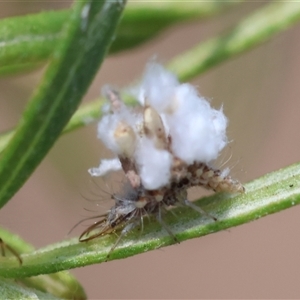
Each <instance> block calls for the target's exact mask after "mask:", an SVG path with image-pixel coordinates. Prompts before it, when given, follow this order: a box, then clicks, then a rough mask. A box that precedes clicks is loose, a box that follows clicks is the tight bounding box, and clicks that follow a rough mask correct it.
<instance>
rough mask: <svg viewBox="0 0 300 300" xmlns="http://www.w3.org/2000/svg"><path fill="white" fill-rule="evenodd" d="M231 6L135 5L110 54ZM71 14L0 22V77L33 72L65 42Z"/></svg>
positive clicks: (55, 13) (45, 14) (50, 13)
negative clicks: (180, 23)
mask: <svg viewBox="0 0 300 300" xmlns="http://www.w3.org/2000/svg"><path fill="white" fill-rule="evenodd" d="M229 4H232V3H230V2H226V3H222V2H193V3H191V2H186V3H184V4H183V3H182V2H174V3H172V2H161V3H159V2H151V3H149V2H134V3H130V5H129V6H128V8H127V9H126V10H125V13H124V18H123V19H122V22H121V24H120V26H119V28H118V31H117V37H116V39H115V41H114V42H113V44H112V47H111V49H110V52H111V53H115V52H118V51H121V50H125V49H129V48H132V47H134V46H136V45H138V44H140V43H142V42H144V41H146V40H147V39H149V38H151V37H153V36H154V35H156V34H157V33H158V32H159V31H161V30H162V29H163V28H165V27H166V26H168V25H170V24H173V23H175V22H179V21H183V20H190V19H193V18H201V17H208V16H211V15H213V14H215V13H217V12H219V11H221V9H222V8H223V7H224V6H228V5H229ZM70 13H71V11H70V10H61V11H47V12H42V13H38V14H34V15H26V16H21V17H12V18H7V19H3V20H1V21H0V75H6V74H10V73H15V72H17V71H23V70H26V69H30V68H34V67H36V66H37V65H38V64H40V63H41V62H44V61H45V60H46V59H48V58H49V57H50V55H51V54H52V52H53V51H54V49H55V47H56V46H57V45H58V43H59V42H60V40H61V39H62V36H61V30H62V27H63V24H64V23H65V21H66V20H67V19H68V18H69V16H70Z"/></svg>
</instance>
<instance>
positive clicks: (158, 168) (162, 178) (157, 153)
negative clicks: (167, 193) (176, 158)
mask: <svg viewBox="0 0 300 300" xmlns="http://www.w3.org/2000/svg"><path fill="white" fill-rule="evenodd" d="M135 160H136V163H137V167H138V171H139V175H140V177H141V180H142V183H143V186H144V187H145V188H146V189H149V190H155V189H158V188H160V187H162V186H165V185H166V184H168V182H169V179H170V172H171V164H172V155H171V154H170V153H169V152H168V151H166V150H161V149H157V148H156V147H155V146H154V143H153V141H152V140H150V139H148V138H147V137H143V138H142V139H141V141H140V144H139V145H138V147H137V150H136V155H135Z"/></svg>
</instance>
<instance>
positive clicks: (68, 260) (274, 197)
mask: <svg viewBox="0 0 300 300" xmlns="http://www.w3.org/2000/svg"><path fill="white" fill-rule="evenodd" d="M245 187H246V193H245V194H242V195H226V194H215V195H213V196H210V197H206V198H202V199H200V200H198V201H197V202H196V204H197V205H199V206H201V208H202V209H204V210H205V211H206V212H207V213H209V214H210V215H213V216H215V217H217V221H213V220H212V219H211V218H207V217H206V216H201V215H199V213H198V212H196V211H193V210H192V209H191V208H176V209H175V210H174V212H175V213H174V214H173V213H171V212H169V213H167V215H166V217H165V218H164V221H165V222H166V223H167V224H168V227H169V229H170V230H171V231H172V232H173V233H174V234H175V235H176V238H177V239H178V240H179V241H184V240H187V239H192V238H196V237H200V236H204V235H207V234H210V233H213V232H217V231H220V230H224V229H227V228H230V227H233V226H237V225H241V224H244V223H247V222H250V221H253V220H256V219H259V218H261V217H263V216H267V215H269V214H272V213H275V212H279V211H281V210H284V209H287V208H289V207H293V206H294V205H297V204H299V203H300V163H298V164H295V165H292V166H289V167H287V168H285V169H281V170H278V171H276V172H273V173H270V174H267V175H265V176H263V177H261V178H259V179H256V180H254V181H253V182H251V183H249V184H247V185H246V186H245ZM179 211H180V213H179ZM176 212H177V213H176ZM178 215H180V219H177V216H178ZM151 221H152V222H146V224H145V227H144V228H145V230H144V232H143V234H142V236H140V232H138V230H135V231H133V232H130V233H129V234H128V235H127V236H126V237H124V239H123V240H122V241H121V243H120V245H119V246H118V247H117V248H116V249H115V250H114V251H113V253H112V255H111V257H110V259H111V260H113V259H121V258H126V257H129V256H132V255H136V254H138V253H143V252H146V251H150V250H154V249H158V248H161V247H164V246H168V245H171V244H174V243H175V241H174V239H173V238H172V237H170V236H169V235H168V234H167V232H166V231H165V230H164V229H162V228H161V227H160V226H159V224H158V223H157V222H156V221H154V220H153V219H151ZM115 241H116V236H115V235H113V234H111V235H107V236H103V237H101V238H98V239H95V240H92V241H90V242H86V243H79V242H78V238H76V239H72V240H68V241H64V242H61V243H58V244H56V245H50V246H49V247H48V248H47V247H46V248H44V249H40V250H38V251H36V252H33V253H29V254H24V255H23V256H22V258H23V265H22V266H18V265H17V264H14V265H13V264H11V262H10V261H9V260H10V259H7V260H5V261H3V262H2V263H1V264H0V275H1V276H3V277H9V278H22V277H27V276H32V275H38V274H47V273H52V272H57V271H58V270H66V269H71V268H77V267H82V266H86V265H90V264H95V263H101V262H104V261H105V260H106V257H107V254H108V253H109V251H110V249H111V247H112V246H113V245H114V243H115Z"/></svg>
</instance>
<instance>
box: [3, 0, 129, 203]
mask: <svg viewBox="0 0 300 300" xmlns="http://www.w3.org/2000/svg"><path fill="white" fill-rule="evenodd" d="M123 7H124V2H123V1H121V0H105V1H90V0H78V1H77V2H76V3H75V5H74V12H73V13H72V14H71V17H70V22H68V24H67V27H66V29H65V31H64V33H62V34H63V36H64V38H63V42H62V43H61V44H60V47H58V49H57V51H55V53H54V55H53V59H52V61H51V64H50V65H49V67H48V69H47V72H46V74H45V76H44V79H43V80H42V83H41V85H40V86H39V88H38V89H37V91H36V92H35V93H34V95H33V96H32V99H31V100H30V102H29V103H28V105H27V107H26V110H25V112H24V114H23V116H22V120H21V122H20V124H19V126H18V128H17V130H16V133H15V135H14V136H13V138H12V140H11V141H10V142H9V144H8V146H7V147H6V148H5V150H4V151H3V153H2V156H1V161H0V182H1V187H0V188H1V190H0V207H2V206H3V205H4V204H5V203H6V202H7V201H8V200H9V199H10V198H11V197H12V196H13V195H14V194H15V193H16V192H17V190H18V189H19V188H20V187H21V186H22V185H23V184H24V183H25V181H26V180H27V178H28V177H29V176H30V175H31V174H32V172H33V171H34V170H35V168H36V167H37V166H38V164H39V163H40V162H41V160H42V159H43V158H44V156H45V155H46V154H47V152H48V151H49V150H50V148H51V147H52V145H53V144H54V142H55V141H56V139H57V138H58V136H59V134H60V133H61V131H62V130H63V128H64V127H65V126H66V124H67V123H68V121H69V120H70V118H71V116H72V114H73V113H74V112H75V111H76V109H77V107H78V105H79V103H80V101H81V99H82V97H83V95H84V94H85V92H86V90H87V88H88V86H89V84H90V83H91V81H92V79H93V78H94V75H95V74H96V72H97V71H98V68H99V66H100V64H101V63H102V60H103V59H104V57H105V55H106V53H107V51H108V48H109V46H110V44H111V41H112V39H113V34H114V31H115V28H116V26H117V23H118V21H119V18H120V15H121V13H122V10H123Z"/></svg>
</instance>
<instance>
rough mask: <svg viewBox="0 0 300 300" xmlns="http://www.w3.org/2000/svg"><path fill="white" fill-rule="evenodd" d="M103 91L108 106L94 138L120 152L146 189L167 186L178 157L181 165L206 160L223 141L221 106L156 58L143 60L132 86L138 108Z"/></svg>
mask: <svg viewBox="0 0 300 300" xmlns="http://www.w3.org/2000/svg"><path fill="white" fill-rule="evenodd" d="M104 94H105V96H106V97H107V98H108V100H109V101H110V106H109V108H107V107H106V109H105V112H104V113H105V115H104V117H103V118H102V119H101V121H100V122H99V125H98V137H99V138H100V139H101V140H102V141H103V142H104V144H105V145H106V147H107V148H109V149H110V150H111V151H112V152H113V153H114V154H115V155H117V156H118V157H119V160H120V164H121V165H122V168H123V170H124V172H125V173H129V171H131V172H134V173H136V174H137V176H138V177H139V178H140V182H141V184H142V185H143V186H144V188H146V189H147V190H155V189H158V188H162V187H164V186H168V185H170V180H171V178H172V170H174V168H175V167H174V166H175V165H176V163H175V162H177V163H178V160H180V161H181V162H182V163H183V164H185V165H186V166H190V165H192V164H194V163H204V164H209V163H210V162H212V161H213V160H215V159H216V158H217V157H218V155H219V153H220V151H221V150H222V149H223V148H224V147H225V146H226V144H227V137H226V126H227V119H226V117H225V116H224V114H223V110H222V108H221V109H220V110H216V109H214V108H212V107H211V106H210V103H209V102H208V101H207V100H205V99H204V98H203V97H202V96H199V94H198V92H197V90H196V89H195V88H194V87H193V86H192V85H190V84H187V83H185V84H180V83H179V82H178V80H177V78H176V76H175V75H174V74H173V73H171V72H169V71H167V70H165V69H164V68H163V67H162V66H161V65H160V64H158V63H155V62H152V63H149V64H148V65H147V67H146V71H145V74H144V76H143V79H142V81H141V83H140V85H139V86H138V87H136V88H135V89H134V92H133V94H134V96H135V98H136V99H137V100H138V101H139V103H140V107H139V108H138V109H137V108H135V109H133V108H128V107H126V106H125V104H124V103H123V102H122V101H121V99H120V97H119V96H118V93H117V92H115V91H114V90H113V89H111V88H109V87H106V88H105V89H104ZM105 164H106V163H105ZM105 164H103V165H102V164H100V166H99V168H94V169H91V170H98V171H95V172H93V174H92V175H94V176H101V175H102V174H105V173H106V172H104V171H102V170H103V169H105V168H104V167H105ZM116 165H117V164H116ZM108 169H109V168H108ZM90 172H91V171H90ZM95 174H99V175H95ZM131 178H132V176H131ZM132 181H133V180H132Z"/></svg>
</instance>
